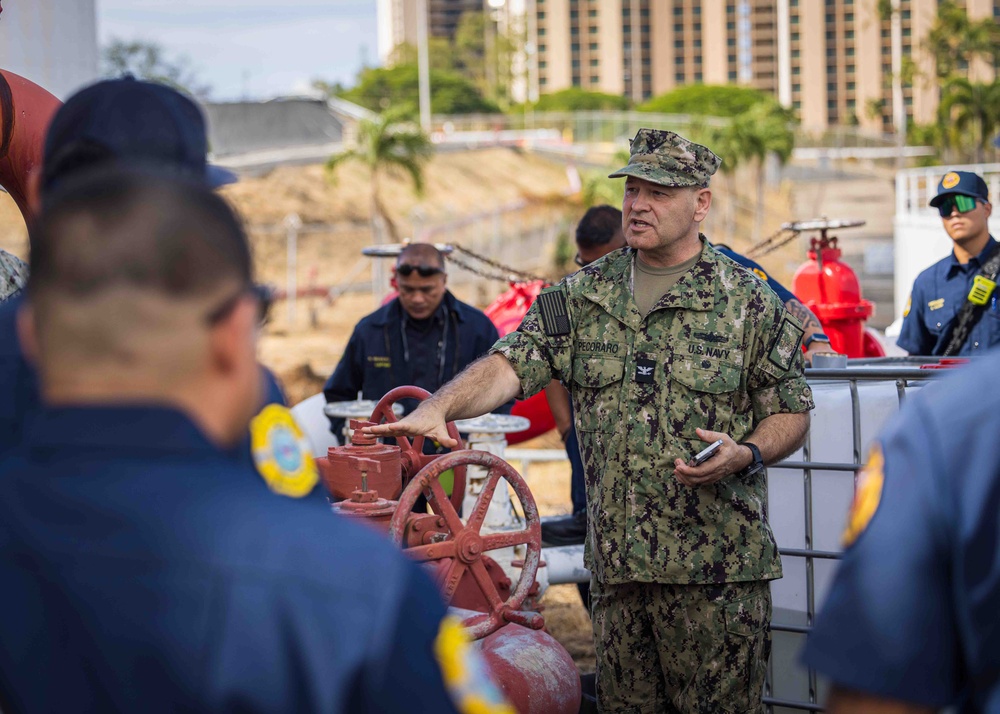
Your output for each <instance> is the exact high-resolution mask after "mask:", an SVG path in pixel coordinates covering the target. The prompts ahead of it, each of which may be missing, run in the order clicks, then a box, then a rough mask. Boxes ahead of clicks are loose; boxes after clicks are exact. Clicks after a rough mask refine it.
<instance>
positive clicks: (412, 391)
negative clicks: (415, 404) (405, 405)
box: [369, 386, 465, 511]
mask: <svg viewBox="0 0 1000 714" xmlns="http://www.w3.org/2000/svg"><path fill="white" fill-rule="evenodd" d="M429 396H431V393H430V392H428V391H427V390H426V389H421V388H420V387H411V386H405V387H396V388H395V389H390V390H389V391H388V392H386V393H385V396H384V397H382V398H381V399H379V400H378V404H376V405H375V409H373V410H372V415H371V419H369V421H373V422H375V423H376V424H392V423H395V422H397V421H399V420H398V419H397V418H396V414H395V413H394V412H393V411H392V405H393V404H395V403H396V402H398V401H399V400H400V399H416V400H418V401H421V402H422V401H424V400H425V399H427V397H429ZM448 434H449V435H450V436H451V438H452V439H454V440H455V441H457V442H458V447H457V448H458V449H464V448H465V443H464V442H463V441H462V437H461V435H459V433H458V427H456V426H455V422H453V421H450V422H448ZM394 438H395V439H396V443H397V444H398V445H399V449H400V461H401V463H402V467H403V485H404V486H406V485H407V484H408V483H409V482H410V481H411V480H412V479H413V477H414V475H416V474H417V472H419V471H420V469H422V468H424V467H425V466H426V465H427V464H429V463H431V462H432V461H434V459H439V458H441V456H440V454H425V453H424V437H423V436H418V437H416V438H414V439H413V441H410V439H409V437H406V436H397V437H394ZM464 499H465V467H464V466H460V467H458V468H456V469H455V485H454V486H452V489H451V505H453V506H454V507H455V510H456V511H461V510H462V501H463V500H464Z"/></svg>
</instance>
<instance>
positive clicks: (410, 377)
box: [323, 292, 513, 436]
mask: <svg viewBox="0 0 1000 714" xmlns="http://www.w3.org/2000/svg"><path fill="white" fill-rule="evenodd" d="M439 313H440V314H441V315H443V316H444V319H440V320H435V318H433V317H432V318H429V319H430V320H431V324H430V325H429V326H427V327H428V329H427V332H426V334H425V335H424V339H423V340H420V344H419V345H416V344H409V343H410V342H411V341H412V334H410V337H408V338H407V339H406V340H404V338H403V336H404V334H406V333H412V330H408V331H406V332H404V324H405V322H404V319H403V316H404V311H403V306H402V305H401V304H400V302H399V299H398V298H397V299H395V300H392V301H390V302H388V303H386V304H385V305H383V306H382V307H380V308H379V309H378V310H376V311H375V312H373V313H371V314H370V315H366V316H365V317H364V318H362V319H361V321H360V322H359V323H358V324H357V325H355V327H354V332H353V333H352V334H351V339H350V340H349V341H348V343H347V347H346V348H345V349H344V354H343V356H342V357H341V358H340V362H339V363H338V364H337V368H336V369H335V370H334V371H333V374H331V375H330V378H329V379H328V380H326V384H325V385H324V386H323V394H324V395H325V396H326V401H327V402H348V401H353V400H355V399H357V398H358V392H361V398H362V399H372V400H374V401H378V400H379V399H381V398H382V397H383V396H385V393H386V392H388V391H389V390H391V389H394V388H395V387H400V386H403V385H408V384H414V385H416V386H418V387H423V388H424V389H426V390H427V391H428V392H435V391H437V390H438V389H439V388H440V387H441V386H442V385H443V384H444V383H445V382H447V381H448V380H449V379H451V378H452V377H454V376H455V375H456V374H458V373H459V372H461V371H462V370H463V369H465V368H466V367H468V366H469V365H470V364H471V363H472V362H474V361H476V360H477V359H479V358H480V357H482V356H483V355H485V354H486V353H487V352H488V351H489V349H490V348H491V347H492V346H493V343H494V342H496V341H497V340H498V339H499V335H498V333H497V328H496V327H495V326H494V325H493V323H492V322H490V319H489V318H488V317H486V315H485V314H483V312H482V311H480V310H477V309H476V308H474V307H472V306H471V305H466V304H465V303H464V302H462V301H461V300H458V299H456V298H455V296H454V295H452V294H451V292H446V293H445V295H444V299H443V300H442V302H441V306H440V308H439ZM428 345H430V346H436V345H440V346H441V349H428ZM427 375H432V376H433V379H431V380H426V379H425V378H426V376H427ZM420 382H423V383H420ZM401 404H402V406H403V413H404V414H409V413H410V412H412V411H413V410H414V409H415V408H416V405H417V402H416V401H415V400H412V399H404V400H403V401H402V402H401ZM512 404H513V402H511V403H509V404H506V405H504V406H503V407H501V408H500V409H497V411H498V412H502V413H507V412H509V411H510V407H511V406H512ZM330 423H331V429H332V431H333V433H335V434H337V435H338V436H339V434H340V432H341V429H342V428H343V423H344V420H343V419H330Z"/></svg>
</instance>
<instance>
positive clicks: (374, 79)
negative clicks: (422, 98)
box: [340, 64, 500, 116]
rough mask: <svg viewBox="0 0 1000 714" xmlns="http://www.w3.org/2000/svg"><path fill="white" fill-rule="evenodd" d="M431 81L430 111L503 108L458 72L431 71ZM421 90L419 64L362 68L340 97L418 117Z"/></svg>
mask: <svg viewBox="0 0 1000 714" xmlns="http://www.w3.org/2000/svg"><path fill="white" fill-rule="evenodd" d="M430 83H431V111H432V112H434V113H436V114H470V113H477V112H482V113H494V112H498V111H500V109H499V107H497V105H496V104H493V103H492V102H489V101H487V100H485V99H483V97H482V96H481V95H480V94H479V91H478V90H477V89H476V87H475V86H473V85H472V84H471V83H470V82H469V81H468V80H467V79H465V78H464V77H462V76H461V75H459V74H457V73H455V72H451V71H446V70H431V72H430ZM419 92H420V90H419V76H418V72H417V66H416V65H415V64H404V65H397V66H395V67H385V68H382V67H379V68H374V69H365V70H362V71H361V74H360V75H359V77H358V83H357V84H356V85H355V86H354V87H353V88H351V89H349V90H347V91H345V92H343V93H341V94H340V96H341V97H343V98H344V99H347V100H349V101H352V102H354V103H355V104H360V105H361V106H363V107H367V108H368V109H371V110H373V111H377V112H380V111H383V110H385V109H388V108H390V107H397V108H400V107H401V108H404V109H405V111H406V112H407V113H409V114H410V115H413V116H416V112H417V106H418V103H419Z"/></svg>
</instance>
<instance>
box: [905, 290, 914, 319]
mask: <svg viewBox="0 0 1000 714" xmlns="http://www.w3.org/2000/svg"><path fill="white" fill-rule="evenodd" d="M912 305H913V296H912V295H911V296H910V297H908V298H906V307H904V308H903V317H906V316H907V315H909V314H910V306H912Z"/></svg>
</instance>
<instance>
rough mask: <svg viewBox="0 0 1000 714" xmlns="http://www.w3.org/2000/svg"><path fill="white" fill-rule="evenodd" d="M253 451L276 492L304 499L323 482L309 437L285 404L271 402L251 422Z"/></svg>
mask: <svg viewBox="0 0 1000 714" xmlns="http://www.w3.org/2000/svg"><path fill="white" fill-rule="evenodd" d="M250 451H251V454H252V455H253V460H254V463H255V464H256V465H257V471H258V472H259V473H260V475H261V476H262V477H263V479H264V481H265V483H267V485H268V488H270V489H271V490H272V491H274V492H275V493H279V494H281V495H282V496H290V497H291V498H302V497H303V496H305V495H307V494H309V493H310V492H311V491H312V490H313V488H314V487H315V486H316V484H317V483H318V482H319V471H318V470H317V469H316V462H315V461H313V457H312V453H311V446H310V444H309V440H308V439H307V438H306V436H305V434H303V433H302V429H300V428H299V425H298V424H297V423H296V422H295V419H294V418H293V417H292V413H291V412H290V411H288V409H286V408H285V407H283V406H280V405H278V404H268V405H267V406H266V407H264V409H263V410H261V412H260V414H258V415H257V416H255V417H254V418H253V421H251V422H250Z"/></svg>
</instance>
